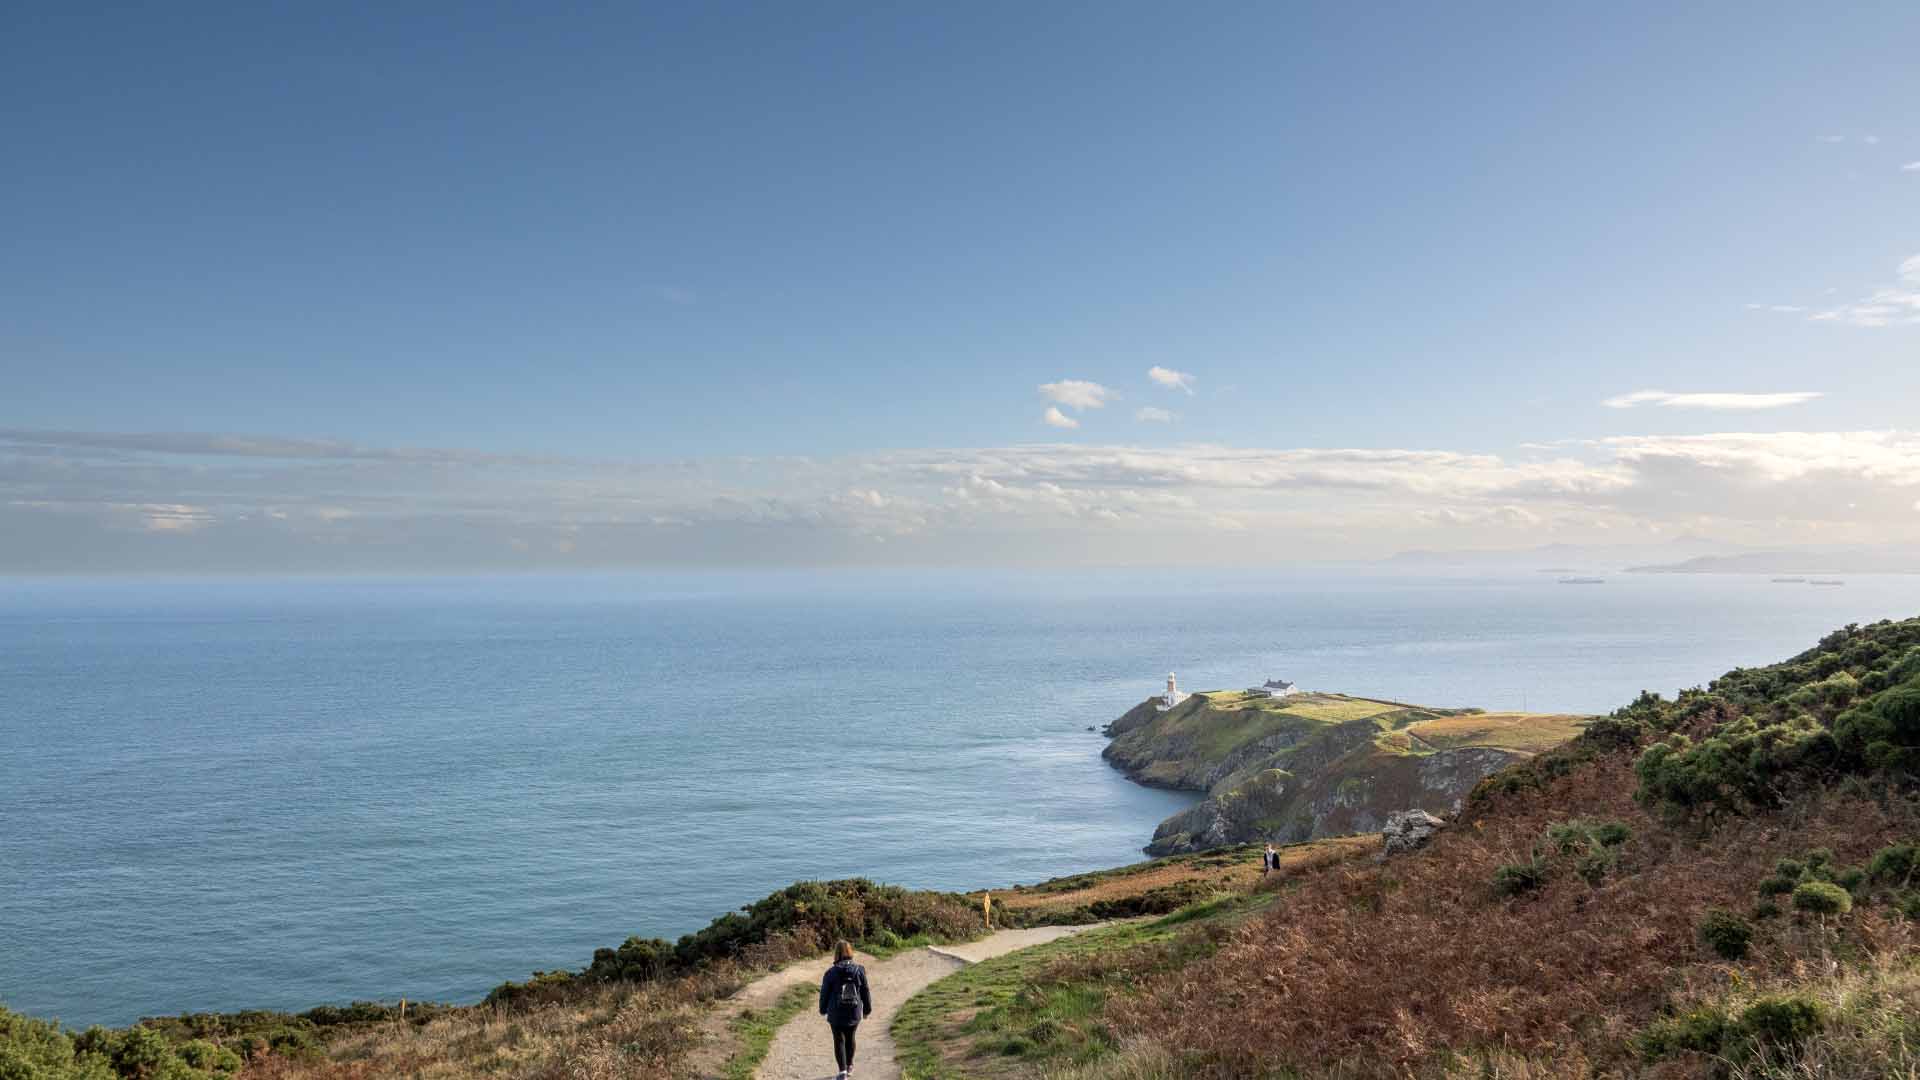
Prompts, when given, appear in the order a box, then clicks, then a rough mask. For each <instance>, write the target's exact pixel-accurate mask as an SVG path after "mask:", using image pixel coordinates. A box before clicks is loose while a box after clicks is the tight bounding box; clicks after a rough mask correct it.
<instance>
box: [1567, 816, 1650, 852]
mask: <svg viewBox="0 0 1920 1080" xmlns="http://www.w3.org/2000/svg"><path fill="white" fill-rule="evenodd" d="M1632 837H1633V830H1632V829H1631V828H1628V827H1627V825H1626V824H1625V823H1624V822H1619V821H1587V820H1585V819H1579V818H1576V819H1575V820H1573V821H1561V822H1556V823H1554V824H1552V825H1549V826H1547V845H1548V846H1549V847H1551V848H1552V849H1554V850H1555V851H1558V852H1559V853H1560V854H1562V855H1572V854H1574V853H1575V852H1577V851H1580V850H1582V849H1585V848H1595V847H1619V846H1620V845H1621V844H1624V843H1626V842H1627V841H1628V840H1629V839H1631V838H1632Z"/></svg>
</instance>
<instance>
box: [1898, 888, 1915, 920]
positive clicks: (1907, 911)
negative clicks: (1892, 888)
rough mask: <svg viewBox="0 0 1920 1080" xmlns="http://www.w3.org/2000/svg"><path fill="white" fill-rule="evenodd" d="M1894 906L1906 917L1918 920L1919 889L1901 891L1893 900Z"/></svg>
mask: <svg viewBox="0 0 1920 1080" xmlns="http://www.w3.org/2000/svg"><path fill="white" fill-rule="evenodd" d="M1894 907H1895V908H1897V909H1899V912H1900V914H1902V915H1905V916H1906V917H1907V918H1909V919H1914V920H1916V921H1920V890H1916V891H1914V892H1907V893H1901V894H1900V898H1899V899H1898V900H1896V901H1895V902H1894Z"/></svg>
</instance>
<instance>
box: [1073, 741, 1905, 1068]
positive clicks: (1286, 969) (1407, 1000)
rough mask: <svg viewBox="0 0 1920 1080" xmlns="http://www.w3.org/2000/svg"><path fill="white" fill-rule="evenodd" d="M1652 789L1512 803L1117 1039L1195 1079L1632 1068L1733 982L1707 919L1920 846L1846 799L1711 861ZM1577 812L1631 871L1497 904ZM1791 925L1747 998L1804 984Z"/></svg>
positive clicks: (1353, 873)
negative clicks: (1646, 1039)
mask: <svg viewBox="0 0 1920 1080" xmlns="http://www.w3.org/2000/svg"><path fill="white" fill-rule="evenodd" d="M1632 790H1633V778H1632V774H1631V770H1630V768H1629V765H1628V762H1627V761H1626V760H1625V758H1624V757H1615V758H1609V759H1604V760H1602V761H1599V762H1596V763H1595V764H1594V765H1593V766H1592V767H1590V768H1586V769H1583V770H1580V771H1579V772H1577V773H1575V774H1574V775H1572V776H1569V777H1566V778H1563V779H1562V780H1560V781H1557V782H1555V783H1554V784H1552V785H1550V786H1549V787H1548V788H1547V789H1545V790H1543V791H1540V792H1535V793H1531V794H1530V795H1524V796H1510V797H1507V798H1505V799H1503V800H1502V802H1501V804H1500V805H1497V806H1496V807H1493V808H1491V809H1492V810H1493V811H1494V812H1493V813H1487V814H1486V816H1484V817H1481V818H1479V819H1477V820H1470V821H1467V822H1464V823H1462V824H1461V825H1460V826H1457V827H1456V828H1454V829H1452V830H1449V831H1448V832H1447V833H1443V834H1442V835H1441V836H1440V837H1439V838H1438V839H1436V841H1435V842H1434V844H1433V845H1432V846H1431V847H1430V848H1429V849H1428V851H1426V852H1424V853H1422V854H1421V855H1418V856H1413V857H1409V858H1406V859H1401V860H1396V861H1394V862H1391V863H1387V864H1385V865H1378V866H1373V865H1369V866H1360V865H1356V864H1354V863H1342V864H1338V865H1335V866H1333V867H1331V868H1328V869H1326V870H1324V871H1322V872H1320V873H1317V874H1312V875H1309V876H1308V877H1307V878H1306V880H1304V881H1302V882H1301V883H1299V885H1298V887H1297V888H1295V889H1293V890H1291V891H1289V892H1287V893H1285V894H1284V895H1283V896H1282V897H1281V899H1280V900H1279V901H1278V902H1277V903H1276V904H1275V905H1274V908H1273V909H1272V911H1271V912H1270V913H1269V914H1267V915H1266V916H1264V917H1262V918H1261V919H1259V920H1256V921H1254V922H1252V923H1250V924H1248V925H1246V926H1244V927H1242V928H1240V929H1238V930H1236V931H1235V935H1234V940H1233V941H1231V942H1229V943H1228V944H1227V945H1226V946H1225V947H1224V948H1223V949H1222V950H1221V951H1220V952H1219V953H1218V954H1217V955H1216V956H1214V957H1212V958H1210V959H1208V960H1204V961H1201V962H1200V963H1197V964H1195V965H1192V966H1191V967H1189V968H1187V969H1185V970H1183V971H1181V972H1179V973H1177V974H1176V975H1174V976H1171V977H1167V978H1164V979H1161V980H1158V981H1156V982H1155V983H1154V984H1153V985H1152V986H1150V987H1149V988H1148V990H1147V992H1146V993H1144V994H1142V995H1140V996H1137V997H1134V998H1132V999H1127V1000H1122V1001H1119V1002H1116V1003H1115V1004H1113V1005H1112V1006H1110V1010H1109V1020H1110V1022H1112V1023H1113V1024H1114V1025H1115V1027H1116V1028H1117V1029H1119V1030H1124V1031H1135V1032H1155V1033H1158V1035H1157V1037H1158V1038H1159V1039H1160V1041H1161V1042H1162V1043H1163V1044H1164V1045H1165V1046H1166V1047H1167V1048H1168V1049H1170V1050H1171V1051H1173V1052H1174V1053H1175V1054H1176V1055H1177V1056H1179V1057H1180V1058H1181V1059H1182V1061H1183V1062H1184V1063H1185V1065H1186V1069H1187V1075H1191V1076H1223V1077H1224V1076H1244V1075H1257V1074H1259V1073H1260V1072H1262V1071H1263V1070H1269V1069H1273V1068H1278V1067H1292V1068H1295V1069H1298V1070H1302V1071H1304V1072H1306V1073H1307V1074H1308V1075H1327V1074H1328V1073H1326V1070H1327V1069H1328V1068H1329V1065H1328V1063H1341V1065H1340V1067H1339V1070H1338V1071H1337V1072H1335V1073H1333V1074H1334V1075H1337V1074H1339V1073H1340V1072H1345V1073H1347V1074H1350V1075H1353V1076H1365V1077H1371V1076H1379V1077H1389V1076H1391V1077H1402V1076H1407V1075H1431V1074H1435V1071H1436V1070H1437V1069H1440V1068H1443V1067H1444V1064H1445V1063H1447V1062H1449V1061H1450V1060H1453V1058H1454V1055H1455V1054H1458V1053H1466V1054H1470V1053H1472V1052H1474V1051H1475V1049H1476V1048H1484V1049H1485V1050H1487V1051H1489V1052H1490V1051H1492V1050H1496V1049H1497V1050H1500V1051H1502V1053H1503V1055H1504V1056H1503V1057H1502V1058H1501V1059H1500V1060H1501V1061H1502V1062H1504V1064H1503V1065H1502V1066H1501V1067H1502V1068H1503V1069H1505V1070H1507V1074H1508V1075H1512V1076H1515V1077H1521V1076H1526V1075H1528V1073H1527V1072H1526V1069H1528V1068H1531V1067H1532V1066H1531V1065H1526V1064H1523V1063H1526V1062H1532V1061H1551V1062H1554V1063H1555V1065H1556V1067H1558V1068H1560V1069H1562V1070H1564V1071H1562V1072H1557V1073H1553V1074H1552V1075H1556V1076H1560V1075H1579V1073H1578V1070H1580V1069H1584V1068H1588V1067H1590V1066H1604V1067H1607V1068H1617V1067H1620V1066H1622V1065H1623V1064H1624V1063H1625V1062H1626V1060H1627V1059H1626V1055H1627V1054H1628V1053H1629V1051H1628V1050H1627V1047H1628V1046H1629V1045H1630V1037H1631V1036H1632V1035H1633V1034H1634V1033H1635V1032H1637V1031H1638V1030H1639V1029H1641V1028H1642V1027H1644V1026H1645V1025H1646V1024H1647V1023H1648V1022H1649V1021H1650V1020H1652V1019H1653V1018H1654V1017H1655V1016H1656V1015H1658V1014H1659V1013H1660V1012H1661V1010H1662V1009H1663V1007H1665V1006H1667V1005H1669V1004H1671V1003H1673V1002H1675V1001H1677V1000H1686V999H1689V998H1692V997H1694V996H1697V995H1698V994H1699V993H1700V992H1701V991H1702V990H1704V989H1705V988H1708V987H1711V986H1713V985H1715V983H1716V980H1719V981H1724V980H1725V979H1726V978H1728V973H1729V972H1730V971H1731V970H1733V969H1730V968H1729V967H1728V966H1727V965H1725V964H1724V963H1723V962H1721V961H1719V960H1718V959H1717V958H1715V957H1713V956H1712V955H1710V954H1708V953H1707V952H1706V951H1705V948H1704V946H1703V945H1701V944H1700V943H1699V941H1698V939H1697V936H1696V931H1695V924H1696V921H1697V919H1698V918H1699V916H1700V914H1701V913H1703V912H1704V911H1705V910H1706V909H1707V908H1709V907H1715V906H1718V907H1728V908H1734V909H1737V910H1744V909H1745V908H1746V907H1748V906H1749V905H1750V904H1751V903H1752V901H1753V898H1754V887H1755V884H1756V883H1757V882H1758V881H1759V879H1760V878H1762V877H1764V876H1765V875H1766V874H1767V873H1768V871H1769V868H1770V867H1771V865H1772V863H1773V861H1774V860H1775V859H1777V858H1779V857H1781V856H1784V855H1790V854H1797V853H1800V852H1804V851H1806V850H1808V849H1810V848H1814V847H1829V848H1832V849H1833V850H1834V851H1835V852H1836V853H1837V854H1838V856H1839V858H1840V859H1841V860H1842V861H1843V862H1853V863H1857V862H1859V861H1860V860H1862V859H1864V858H1866V857H1867V856H1868V855H1869V854H1870V853H1871V852H1872V851H1873V850H1874V849H1875V848H1876V847H1877V846H1879V845H1882V844H1884V843H1886V842H1887V841H1888V840H1890V839H1891V838H1893V837H1894V836H1896V835H1900V834H1903V833H1904V834H1911V833H1912V832H1913V831H1915V828H1916V823H1915V821H1914V820H1913V816H1914V815H1913V811H1912V810H1911V809H1905V810H1897V811H1888V810H1885V809H1883V808H1881V807H1880V806H1879V805H1877V804H1875V803H1873V802H1871V801H1869V800H1867V799H1865V798H1860V797H1850V796H1833V797H1829V798H1828V799H1826V801H1825V802H1824V803H1823V804H1822V805H1820V806H1818V807H1808V808H1806V812H1804V813H1801V814H1799V815H1795V816H1790V817H1783V818H1775V819H1769V820H1765V821H1749V822H1741V823H1734V824H1729V825H1727V826H1724V827H1723V828H1721V829H1720V830H1719V832H1717V833H1716V834H1715V835H1714V836H1713V837H1712V838H1711V840H1710V841H1707V842H1701V841H1700V840H1697V839H1696V838H1694V837H1693V836H1691V835H1689V834H1685V833H1682V832H1677V831H1674V830H1670V829H1668V828H1666V827H1664V826H1662V825H1661V824H1659V823H1658V822H1656V821H1654V820H1653V819H1651V818H1650V817H1648V816H1647V815H1646V814H1645V813H1643V812H1642V811H1641V809H1640V808H1639V807H1638V806H1637V805H1636V804H1635V803H1634V802H1633V801H1632V799H1631V797H1630V795H1629V793H1630V792H1631V791H1632ZM1481 809H1482V811H1483V812H1484V811H1486V810H1487V809H1489V808H1486V807H1482V808H1481ZM1576 809H1577V812H1578V813H1579V814H1580V815H1581V816H1586V817H1593V818H1611V819H1616V820H1620V821H1624V822H1627V823H1629V824H1630V825H1631V826H1632V827H1633V829H1634V837H1633V839H1632V840H1630V841H1629V842H1628V843H1627V845H1626V846H1625V848H1624V849H1623V851H1622V854H1621V856H1620V863H1619V865H1618V867H1617V868H1616V869H1615V871H1614V872H1613V873H1612V874H1611V875H1609V876H1608V877H1607V878H1606V879H1605V880H1602V881H1601V882H1600V883H1599V884H1598V885H1592V884H1588V883H1587V882H1586V881H1584V880H1582V879H1581V878H1579V877H1578V876H1576V875H1574V874H1571V873H1558V874H1556V875H1555V876H1553V877H1552V878H1550V880H1549V881H1548V883H1547V884H1546V886H1545V887H1544V888H1542V889H1540V890H1538V891H1537V892H1534V893H1530V894H1528V895H1526V896H1524V897H1521V898H1518V899H1500V898H1497V897H1496V896H1495V895H1494V894H1493V891H1492V889H1491V888H1490V886H1489V882H1490V880H1491V878H1492V876H1493V872H1494V870H1495V868H1496V867H1498V866H1500V865H1501V864H1504V863H1510V862H1514V861H1516V860H1518V859H1519V858H1521V857H1522V856H1523V855H1524V854H1525V853H1526V852H1528V851H1529V850H1530V849H1531V848H1532V846H1533V844H1534V843H1535V841H1536V840H1537V838H1538V837H1540V835H1541V834H1542V833H1543V832H1544V830H1545V829H1546V827H1547V826H1548V825H1549V824H1550V823H1552V822H1554V821H1556V820H1560V819H1563V818H1566V817H1568V816H1570V811H1571V810H1576ZM1888 919H1889V917H1888V916H1887V915H1886V914H1884V913H1883V912H1881V911H1875V910H1866V911H1862V912H1856V914H1855V915H1854V916H1853V917H1852V919H1851V921H1850V923H1849V926H1848V929H1847V933H1848V935H1849V940H1850V941H1851V942H1852V947H1853V948H1856V949H1859V950H1863V951H1866V952H1876V951H1879V950H1880V949H1881V948H1882V946H1881V944H1880V943H1882V942H1885V941H1888V940H1891V939H1890V938H1888V934H1889V933H1890V925H1891V924H1890V923H1889V921H1888ZM1783 926H1785V927H1790V926H1791V920H1789V919H1781V920H1773V921H1771V922H1770V923H1768V924H1765V925H1764V927H1763V931H1762V937H1761V938H1760V939H1759V940H1757V941H1756V943H1755V949H1754V953H1753V955H1752V956H1751V957H1750V958H1749V960H1748V961H1747V962H1746V964H1745V965H1744V966H1743V968H1742V969H1741V970H1743V971H1745V972H1746V974H1747V977H1749V978H1753V977H1760V978H1768V977H1776V978H1791V977H1792V976H1793V974H1794V972H1793V964H1794V963H1795V962H1796V960H1797V959H1798V958H1799V957H1800V956H1801V955H1802V951H1801V948H1800V945H1801V943H1799V942H1796V941H1794V940H1792V939H1791V934H1792V933H1793V931H1791V930H1790V929H1789V930H1783V929H1782V927H1783ZM1196 1001H1204V1002H1207V1003H1208V1006H1207V1007H1206V1008H1195V1007H1193V1004H1192V1003H1193V1002H1196ZM1489 1060H1491V1059H1489Z"/></svg>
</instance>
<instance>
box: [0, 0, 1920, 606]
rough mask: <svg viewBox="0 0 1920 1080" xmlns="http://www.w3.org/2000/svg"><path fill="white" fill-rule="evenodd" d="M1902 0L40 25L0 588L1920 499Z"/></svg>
mask: <svg viewBox="0 0 1920 1080" xmlns="http://www.w3.org/2000/svg"><path fill="white" fill-rule="evenodd" d="M1916 41H1920V8H1916V7H1915V6H1913V5H1911V4H1892V3H1889V4H1878V5H1876V4H1857V5H1844V6H1838V7H1836V6H1831V5H1828V6H1816V5H1806V4H1793V5H1787V4H1754V3H1742V4H1698V5H1682V6H1679V7H1676V6H1674V5H1651V4H1648V5H1633V4H1624V5H1523V4H1476V5H1465V6H1462V5H1447V6H1443V5H1432V4H1429V5H1381V6H1378V7H1375V8H1371V9H1368V10H1357V9H1356V8H1355V7H1354V6H1353V5H1341V4H1264V5H1228V4H1221V5H1203V6H1198V7H1196V6H1194V5H1173V4H1159V5H1148V4H1135V3H1101V4H1085V5H1080V4H1070V3H1050V4H1012V3H1008V4H995V3H985V2H983V3H974V4H955V5H878V4H874V5H866V4H832V3H821V4H807V5H797V4H766V5H757V4H746V3H738V4H700V5H694V4H686V5H676V4H656V5H504V4H503V5H488V4H475V3H463V4H458V5H453V4H448V5H433V4H426V3H422V4H408V5H353V4H258V3H254V4H244V5H221V4H215V3H205V4H193V5H171V6H158V7H151V6H150V7H146V8H140V9H128V10H118V11H92V12H87V11H78V10H75V6H74V5H61V4H46V5H39V4H33V3H14V4H9V5H7V7H6V10H5V11H4V13H0V101H4V102H5V103H6V105H5V107H4V108H0V139H3V140H4V142H3V143H0V145H4V147H5V150H4V160H3V164H4V168H0V237H4V242H0V572H12V573H38V572H58V573H74V572H99V573H115V572H157V571H195V572H197V571H225V570H238V571H251V572H274V571H315V570H320V571H324V570H353V571H378V570H419V569H435V568H438V569H448V570H461V569H538V568H543V567H575V566H619V565H652V564H681V563H701V564H713V563H725V564H734V563H738V564H787V563H802V564H812V563H845V564H865V563H887V564H894V563H930V564H968V563H993V564H1028V563H1033V564H1045V565H1076V564H1107V563H1122V564H1126V563H1157V562H1169V563H1233V564H1248V563H1270V562H1279V561H1289V562H1290V561H1298V560H1319V559H1335V558H1340V559H1348V558H1377V557H1383V556H1386V555H1389V554H1391V553H1393V552H1395V551H1398V550H1402V549H1406V548H1438V549H1487V548H1507V547H1526V546H1530V545H1533V544H1539V543H1584V544H1638V543H1654V542H1659V541H1662V540H1663V539H1665V538H1671V537H1675V536H1695V537H1712V538H1715V539H1718V540H1725V541H1727V542H1730V543H1740V544H1745V545H1748V546H1767V545H1781V546H1784V545H1795V544H1817V543H1849V544H1885V543H1913V542H1916V541H1920V434H1916V430H1915V428H1916V425H1915V421H1914V417H1915V416H1916V414H1917V410H1916V407H1915V406H1916V405H1917V404H1920V365H1916V363H1915V359H1916V356H1917V353H1916V346H1920V219H1917V218H1916V209H1920V119H1916V116H1920V112H1917V111H1916V108H1915V106H1916V105H1917V104H1920V64H1915V63H1913V48H1912V46H1913V45H1914V43H1915V42H1916Z"/></svg>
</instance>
